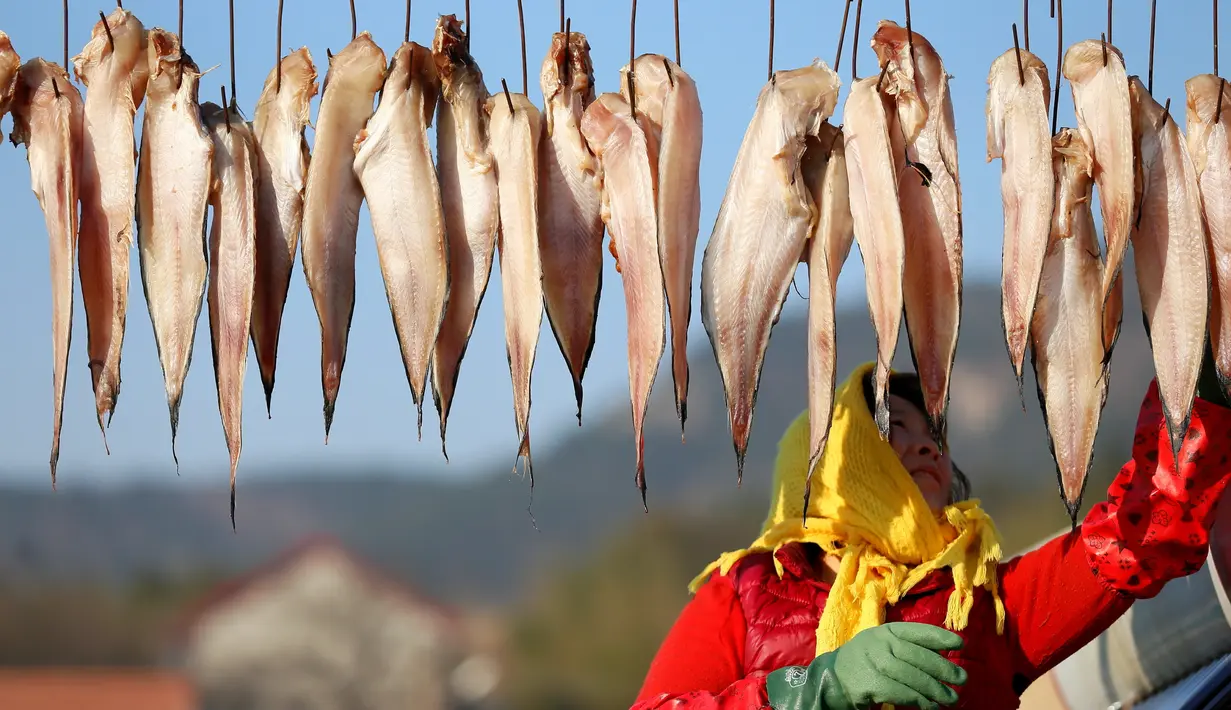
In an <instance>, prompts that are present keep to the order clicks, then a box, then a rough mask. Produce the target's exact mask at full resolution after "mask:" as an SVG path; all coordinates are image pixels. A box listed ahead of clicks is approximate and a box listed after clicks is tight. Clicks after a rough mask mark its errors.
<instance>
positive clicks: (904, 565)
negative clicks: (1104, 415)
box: [634, 364, 1231, 710]
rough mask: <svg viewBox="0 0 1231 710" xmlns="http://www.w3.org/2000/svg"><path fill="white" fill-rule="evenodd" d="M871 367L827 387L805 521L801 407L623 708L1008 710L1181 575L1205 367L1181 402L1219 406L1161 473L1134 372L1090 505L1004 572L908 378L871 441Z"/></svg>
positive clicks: (1199, 537)
mask: <svg viewBox="0 0 1231 710" xmlns="http://www.w3.org/2000/svg"><path fill="white" fill-rule="evenodd" d="M1207 369H1208V368H1207ZM871 374H872V365H871V364H868V365H864V366H862V367H860V368H859V369H857V370H855V372H854V373H853V374H852V375H851V377H850V379H849V380H848V381H847V382H846V383H845V384H843V385H842V386H841V387H840V388H839V389H838V392H837V394H836V401H835V407H834V413H833V423H832V426H831V431H830V436H829V443H828V445H827V447H826V450H825V454H824V456H823V457H822V459H821V461H820V463H819V464H818V465H817V468H816V471H815V472H814V474H813V483H812V495H811V499H810V501H809V504H808V511H807V518H806V521H805V520H804V516H803V511H802V510H801V509H802V506H803V498H804V495H803V489H804V481H805V479H806V476H807V470H806V469H807V461H808V420H807V413H806V412H805V413H804V414H803V415H801V416H800V417H799V418H798V419H797V420H796V421H795V422H794V423H793V424H792V425H791V426H790V428H788V429H787V432H786V434H785V435H784V436H783V438H782V441H781V442H780V444H779V452H778V460H777V463H776V465H775V471H774V481H773V494H772V496H771V507H770V513H769V517H768V518H767V520H766V522H765V525H764V528H763V530H762V535H761V537H760V538H759V539H757V540H756V541H755V542H753V544H752V545H751V546H749V547H748V548H747V549H745V550H739V551H736V552H730V553H727V554H725V555H723V556H722V557H720V558H719V559H718V560H717V561H715V562H714V563H713V564H711V565H710V567H709V568H707V569H706V570H705V571H704V572H703V573H702V574H701V575H700V576H698V578H697V580H696V581H694V582H693V590H694V591H695V592H696V595H695V597H694V598H693V599H692V600H691V601H690V602H689V604H688V605H687V607H686V608H685V609H684V611H683V612H682V613H681V615H680V618H679V619H678V620H677V621H676V623H675V626H674V627H673V628H672V629H671V632H670V633H669V634H668V636H667V638H666V640H665V641H664V642H663V645H662V648H660V649H659V652H658V655H657V657H656V658H655V659H654V662H653V663H652V664H651V666H650V670H649V674H648V676H647V678H646V680H645V684H644V686H643V687H642V690H641V693H640V695H639V697H638V698H637V704H636V705H635V706H634V710H651V709H653V708H677V707H688V708H694V709H709V710H719V709H722V710H736V709H748V710H753V709H760V708H767V707H772V708H774V709H775V710H785V709H787V708H790V709H791V710H853V709H855V708H860V709H862V708H867V707H879V705H880V704H894V705H898V706H903V707H912V706H917V707H923V708H935V707H937V706H938V705H945V706H952V707H957V708H997V709H1000V708H1016V707H1019V705H1020V700H1019V696H1020V695H1021V693H1022V692H1024V691H1025V689H1026V688H1027V687H1028V686H1029V685H1030V684H1031V683H1032V682H1034V680H1036V679H1037V678H1039V677H1040V676H1042V675H1043V674H1044V673H1046V672H1047V671H1048V670H1050V669H1051V668H1052V667H1054V666H1055V665H1056V664H1058V663H1059V662H1060V661H1062V660H1064V659H1065V658H1066V657H1068V656H1069V655H1070V654H1072V653H1073V652H1074V651H1076V650H1077V649H1079V648H1081V647H1082V646H1083V645H1085V644H1086V643H1088V642H1089V641H1091V640H1093V639H1094V638H1095V637H1096V636H1098V635H1099V634H1100V633H1101V632H1103V631H1104V630H1105V629H1106V628H1107V627H1108V626H1110V625H1111V624H1112V623H1113V622H1114V621H1115V620H1116V619H1117V618H1119V617H1120V615H1122V614H1123V613H1124V612H1125V611H1126V610H1128V608H1129V606H1131V605H1132V603H1133V601H1134V600H1135V599H1142V598H1149V597H1152V596H1154V595H1156V594H1157V593H1158V592H1159V591H1160V590H1161V589H1162V587H1163V585H1165V584H1166V583H1167V582H1168V581H1170V580H1172V579H1176V578H1178V577H1183V576H1185V575H1188V574H1192V573H1193V572H1195V571H1197V570H1198V569H1200V568H1201V565H1202V564H1203V562H1204V560H1205V556H1206V552H1207V546H1208V542H1209V528H1210V525H1211V524H1212V523H1213V520H1214V508H1215V505H1216V503H1217V501H1218V499H1219V498H1220V496H1221V494H1222V491H1223V488H1224V487H1225V486H1226V484H1227V480H1228V470H1229V467H1228V465H1227V461H1228V456H1229V455H1231V441H1228V437H1229V436H1231V410H1228V409H1226V408H1224V405H1225V404H1226V400H1224V399H1223V397H1222V395H1221V393H1220V392H1219V388H1218V386H1217V383H1216V382H1214V383H1213V384H1212V386H1211V380H1212V378H1211V377H1210V376H1208V375H1209V373H1208V372H1207V373H1205V375H1206V376H1203V379H1202V389H1201V391H1200V394H1201V395H1203V396H1204V397H1206V398H1207V399H1213V400H1214V401H1216V402H1218V403H1219V404H1213V403H1211V402H1210V401H1207V400H1206V399H1201V398H1198V400H1197V401H1196V402H1195V404H1194V407H1193V414H1192V424H1191V428H1190V430H1189V433H1188V436H1187V437H1186V439H1185V441H1184V443H1183V446H1182V448H1181V450H1180V457H1179V458H1180V462H1181V464H1180V467H1179V471H1178V473H1177V472H1176V468H1175V466H1174V459H1173V457H1172V453H1171V446H1170V443H1169V438H1168V434H1167V427H1166V422H1165V419H1164V417H1163V413H1162V405H1161V403H1160V401H1159V396H1158V387H1157V384H1156V383H1151V385H1150V387H1149V391H1148V392H1147V394H1146V398H1145V402H1144V404H1143V405H1142V408H1141V412H1140V414H1139V416H1138V422H1137V431H1136V437H1135V440H1134V444H1133V459H1132V461H1130V462H1128V464H1126V465H1125V466H1124V468H1123V469H1121V471H1120V473H1119V475H1118V476H1117V478H1116V479H1115V481H1114V482H1113V484H1112V486H1111V489H1110V491H1109V493H1108V497H1107V499H1106V500H1105V501H1104V502H1102V503H1100V504H1099V505H1097V506H1096V507H1094V509H1093V510H1091V511H1090V513H1089V515H1087V516H1086V518H1085V521H1084V523H1083V524H1082V525H1081V526H1079V527H1077V528H1076V529H1074V530H1073V531H1072V532H1070V533H1069V534H1067V535H1064V536H1061V537H1059V538H1057V539H1055V540H1052V541H1051V542H1049V543H1047V544H1046V545H1043V546H1042V547H1041V548H1039V549H1037V550H1035V551H1033V552H1030V553H1027V554H1025V555H1022V556H1021V557H1018V558H1016V559H1013V560H1011V561H1009V562H1006V563H1001V561H1000V556H1001V549H1000V543H999V536H998V534H997V532H996V529H995V527H994V526H993V525H992V522H991V520H990V519H989V518H988V517H987V515H986V514H984V513H983V512H982V510H981V509H980V508H979V504H978V501H966V500H964V498H965V495H966V491H965V489H966V488H967V484H966V482H965V478H964V477H963V476H961V474H960V473H959V472H957V471H956V469H954V467H953V464H952V462H951V461H950V459H949V455H948V453H946V452H945V451H944V450H942V447H938V446H937V445H936V444H935V443H934V442H933V441H932V439H931V437H930V436H929V433H928V426H927V420H926V418H925V416H924V414H923V411H924V410H923V403H922V397H921V396H920V391H919V384H918V379H917V378H916V377H915V376H914V375H903V374H897V375H894V377H893V379H892V380H891V385H890V394H891V396H890V415H891V425H892V427H891V429H892V431H891V436H890V440H889V442H885V441H884V440H882V439H881V438H880V435H879V433H878V431H877V429H876V424H875V422H874V421H873V419H872V415H871V414H870V410H871V405H870V403H871V401H872V387H871ZM943 448H944V449H947V447H943Z"/></svg>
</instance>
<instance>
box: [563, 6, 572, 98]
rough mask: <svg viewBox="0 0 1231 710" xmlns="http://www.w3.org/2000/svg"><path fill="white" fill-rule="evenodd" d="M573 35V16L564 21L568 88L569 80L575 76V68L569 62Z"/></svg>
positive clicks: (565, 83) (565, 80)
mask: <svg viewBox="0 0 1231 710" xmlns="http://www.w3.org/2000/svg"><path fill="white" fill-rule="evenodd" d="M572 37H573V18H571V17H570V18H568V20H566V21H565V23H564V88H566V89H567V88H568V85H569V82H570V81H571V80H572V78H573V70H572V69H570V68H569V64H568V61H569V60H568V45H569V42H570V41H571V40H572Z"/></svg>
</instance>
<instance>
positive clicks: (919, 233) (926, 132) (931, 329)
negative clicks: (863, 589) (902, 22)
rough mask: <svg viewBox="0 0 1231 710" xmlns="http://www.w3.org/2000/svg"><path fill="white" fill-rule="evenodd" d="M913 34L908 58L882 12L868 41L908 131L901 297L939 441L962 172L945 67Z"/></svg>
mask: <svg viewBox="0 0 1231 710" xmlns="http://www.w3.org/2000/svg"><path fill="white" fill-rule="evenodd" d="M913 37H914V48H915V53H914V59H913V61H911V60H910V57H909V53H910V44H909V43H908V42H907V34H906V29H905V28H902V27H899V26H898V25H897V24H895V23H893V22H891V21H889V20H881V21H880V23H879V25H878V27H877V30H876V32H875V33H874V34H873V35H872V48H873V49H874V50H875V51H876V53H877V56H878V58H879V59H880V62H881V63H882V64H886V63H887V64H888V66H889V72H888V74H889V77H890V80H888V81H886V83H885V87H886V89H885V90H886V91H887V92H888V93H890V94H891V95H893V96H894V98H895V99H896V100H897V109H898V110H897V114H898V115H897V119H898V122H899V125H901V126H904V127H905V129H906V134H907V137H908V138H909V140H906V141H905V143H906V152H905V154H902V153H901V151H895V152H894V159H895V162H897V161H902V162H898V165H899V170H898V175H899V181H898V196H899V199H900V205H901V212H902V227H903V234H904V238H905V242H906V262H905V266H904V269H903V285H902V288H903V304H904V307H905V312H906V313H905V315H906V330H907V335H908V336H909V339H910V349H911V356H912V358H913V359H914V362H915V369H916V371H917V372H918V373H919V380H920V383H921V385H922V387H923V399H924V403H925V405H926V408H927V415H928V420H929V422H930V424H931V428H932V435H933V437H934V438H935V439H936V440H937V441H941V442H943V441H945V440H946V438H945V429H946V425H945V420H946V414H947V412H948V409H949V382H950V378H951V376H952V372H953V360H954V357H955V356H956V355H957V341H958V331H959V329H960V326H961V312H962V195H961V180H960V178H959V176H958V155H957V133H956V128H955V125H954V120H953V102H952V99H951V97H950V93H949V78H948V74H947V73H946V72H945V67H944V64H943V63H942V62H941V59H940V56H939V55H938V54H937V53H936V50H935V49H934V48H933V47H932V44H931V43H930V42H929V41H928V40H927V39H926V38H925V37H924V36H923V35H921V34H919V33H918V32H915V33H913ZM920 120H922V123H921V124H920V123H919V121H920ZM912 123H913V124H915V125H918V130H917V131H916V130H915V129H914V127H913V126H912V125H910V124H912ZM905 159H909V160H910V161H911V162H912V163H917V164H922V165H923V166H925V167H926V168H927V169H928V171H929V172H930V174H931V177H930V180H928V181H927V182H926V183H925V181H924V180H923V179H922V178H921V177H920V175H919V174H918V173H917V172H916V171H915V170H914V169H908V168H907V167H906V166H905V164H904V161H905Z"/></svg>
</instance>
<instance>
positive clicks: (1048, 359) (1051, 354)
mask: <svg viewBox="0 0 1231 710" xmlns="http://www.w3.org/2000/svg"><path fill="white" fill-rule="evenodd" d="M1053 145H1054V146H1055V148H1054V150H1055V153H1054V159H1053V161H1054V162H1053V165H1054V175H1055V178H1054V185H1055V190H1056V193H1055V194H1056V196H1055V216H1054V220H1053V222H1052V233H1051V240H1050V242H1049V243H1048V249H1047V258H1046V260H1045V261H1044V264H1043V275H1042V278H1041V280H1040V282H1039V295H1038V301H1037V302H1036V305H1035V310H1034V317H1033V319H1032V321H1031V327H1030V337H1031V365H1032V367H1033V368H1034V373H1035V379H1036V381H1037V383H1038V393H1039V404H1040V406H1041V408H1042V410H1043V419H1044V422H1045V423H1046V425H1047V431H1048V443H1049V445H1050V447H1051V451H1052V456H1053V458H1054V459H1055V461H1056V469H1057V473H1058V476H1059V480H1060V492H1061V496H1062V498H1063V500H1064V503H1065V506H1066V508H1067V509H1068V513H1069V516H1070V518H1071V519H1072V520H1073V524H1074V525H1076V516H1077V512H1078V511H1079V510H1080V508H1081V498H1082V493H1083V492H1084V490H1085V485H1086V474H1087V473H1088V472H1089V469H1090V462H1091V460H1092V459H1093V456H1094V441H1095V435H1096V434H1097V431H1098V424H1099V417H1100V414H1101V413H1102V409H1103V405H1104V404H1105V402H1106V399H1107V386H1108V382H1109V379H1110V371H1109V363H1110V359H1111V358H1110V357H1109V355H1110V354H1109V353H1108V352H1106V350H1105V349H1104V345H1103V343H1104V337H1105V336H1104V333H1105V331H1106V330H1107V326H1108V323H1107V321H1106V320H1105V317H1106V314H1107V313H1110V312H1111V310H1112V309H1104V308H1103V298H1102V295H1101V279H1102V274H1103V260H1102V257H1101V255H1100V253H1099V244H1098V234H1097V232H1096V231H1095V228H1094V217H1093V215H1092V214H1091V212H1090V196H1091V188H1092V186H1093V185H1092V183H1091V179H1090V174H1089V169H1090V165H1091V164H1092V162H1093V158H1092V156H1091V154H1090V152H1089V149H1088V148H1087V147H1086V145H1085V143H1084V141H1083V140H1082V138H1081V135H1080V134H1079V133H1078V132H1077V131H1074V130H1073V129H1071V128H1064V129H1061V131H1060V133H1059V134H1057V135H1056V137H1055V138H1054V140H1053ZM1121 284H1122V281H1121V280H1120V279H1118V278H1117V279H1116V281H1115V282H1113V288H1112V293H1117V291H1118V290H1119V289H1121ZM1119 300H1120V299H1119V298H1118V297H1117V298H1114V299H1111V302H1113V303H1114V302H1117V301H1119ZM1114 320H1115V321H1116V325H1117V327H1118V321H1119V316H1118V315H1116V316H1115V318H1114Z"/></svg>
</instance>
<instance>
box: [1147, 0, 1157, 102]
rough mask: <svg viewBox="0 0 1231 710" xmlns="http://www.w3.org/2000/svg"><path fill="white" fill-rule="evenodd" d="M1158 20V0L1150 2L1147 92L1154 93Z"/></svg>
mask: <svg viewBox="0 0 1231 710" xmlns="http://www.w3.org/2000/svg"><path fill="white" fill-rule="evenodd" d="M1157 19H1158V0H1150V73H1149V74H1148V75H1147V79H1146V91H1147V92H1149V93H1150V94H1153V93H1154V24H1155V20H1157Z"/></svg>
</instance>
